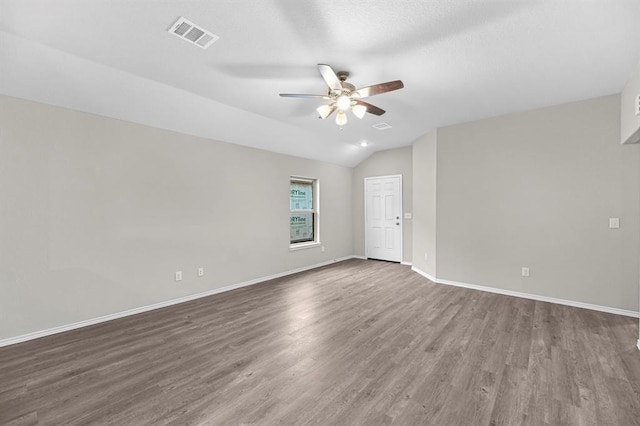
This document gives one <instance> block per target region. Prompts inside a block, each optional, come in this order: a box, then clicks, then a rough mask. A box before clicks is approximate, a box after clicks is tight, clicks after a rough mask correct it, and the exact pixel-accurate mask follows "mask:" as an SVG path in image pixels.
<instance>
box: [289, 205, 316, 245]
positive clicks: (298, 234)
mask: <svg viewBox="0 0 640 426" xmlns="http://www.w3.org/2000/svg"><path fill="white" fill-rule="evenodd" d="M290 228H291V242H292V243H300V242H303V241H313V213H312V212H309V213H306V212H298V213H291V227H290Z"/></svg>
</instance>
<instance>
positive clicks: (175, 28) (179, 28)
mask: <svg viewBox="0 0 640 426" xmlns="http://www.w3.org/2000/svg"><path fill="white" fill-rule="evenodd" d="M168 31H169V32H170V33H171V34H173V35H175V36H176V37H180V38H181V39H183V40H186V41H188V42H189V43H191V44H195V45H196V46H198V47H201V48H203V49H206V48H207V47H209V46H211V45H212V44H213V43H214V42H215V41H216V40H218V39H219V38H220V37H218V36H217V35H215V34H213V33H212V32H210V31H207V30H205V29H204V28H202V27H199V26H197V25H196V24H194V23H193V22H191V21H189V20H187V19H185V18H183V17H180V18H178V20H177V21H176V22H175V23H174V24H173V25H172V26H171V28H169V30H168Z"/></svg>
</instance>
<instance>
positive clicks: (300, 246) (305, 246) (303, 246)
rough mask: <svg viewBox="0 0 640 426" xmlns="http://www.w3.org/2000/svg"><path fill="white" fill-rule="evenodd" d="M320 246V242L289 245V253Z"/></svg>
mask: <svg viewBox="0 0 640 426" xmlns="http://www.w3.org/2000/svg"><path fill="white" fill-rule="evenodd" d="M321 245H322V243H321V242H320V241H313V242H309V243H297V244H291V245H290V246H289V251H296V250H305V249H310V248H314V247H320V246H321Z"/></svg>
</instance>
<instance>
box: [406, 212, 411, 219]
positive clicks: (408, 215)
mask: <svg viewBox="0 0 640 426" xmlns="http://www.w3.org/2000/svg"><path fill="white" fill-rule="evenodd" d="M412 217H413V215H412V214H411V213H405V214H404V218H405V219H411V218H412Z"/></svg>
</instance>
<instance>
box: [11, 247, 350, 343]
mask: <svg viewBox="0 0 640 426" xmlns="http://www.w3.org/2000/svg"><path fill="white" fill-rule="evenodd" d="M354 257H356V256H346V257H341V258H339V259H333V260H329V261H327V262H322V263H316V264H314V265H310V266H304V267H302V268H297V269H292V270H290V271H286V272H280V273H277V274H273V275H268V276H265V277H260V278H256V279H253V280H249V281H243V282H241V283H236V284H231V285H228V286H225V287H220V288H214V289H213V290H207V291H204V292H201V293H196V294H190V295H188V296H183V297H179V298H177V299H171V300H167V301H165V302H159V303H154V304H152V305H146V306H141V307H139V308H133V309H128V310H126V311H122V312H116V313H113V314H109V315H104V316H101V317H97V318H91V319H88V320H84V321H79V322H74V323H72V324H66V325H62V326H59V327H53V328H48V329H46V330H41V331H35V332H33V333H28V334H23V335H21V336H16V337H10V338H7V339H2V340H0V348H1V347H3V346H9V345H13V344H16V343H22V342H26V341H28V340H33V339H38V338H40V337H45V336H50V335H52V334H58V333H64V332H65V331H70V330H75V329H77V328H82V327H87V326H89V325H94V324H99V323H101V322H106V321H111V320H114V319H118V318H123V317H128V316H130V315H136V314H141V313H143V312H148V311H152V310H154V309H160V308H165V307H167V306H172V305H177V304H178V303H184V302H188V301H191V300H195V299H200V298H202V297H207V296H212V295H214V294H218V293H224V292H225V291H230V290H235V289H237V288H241V287H247V286H250V285H254V284H259V283H261V282H264V281H269V280H273V279H275V278H281V277H284V276H287V275H291V274H297V273H298V272H304V271H308V270H310V269H315V268H319V267H321V266H326V265H330V264H332V263H336V262H341V261H343V260H348V259H352V258H354Z"/></svg>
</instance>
